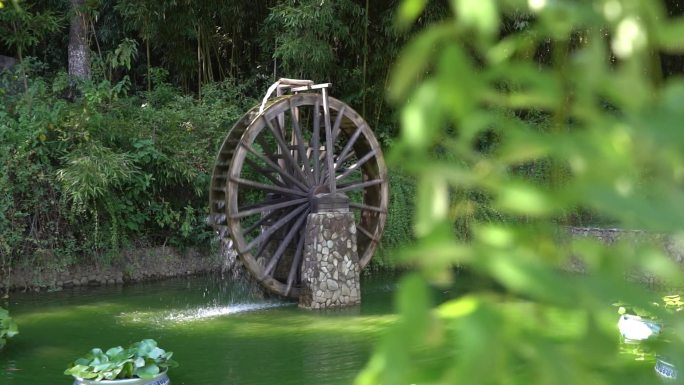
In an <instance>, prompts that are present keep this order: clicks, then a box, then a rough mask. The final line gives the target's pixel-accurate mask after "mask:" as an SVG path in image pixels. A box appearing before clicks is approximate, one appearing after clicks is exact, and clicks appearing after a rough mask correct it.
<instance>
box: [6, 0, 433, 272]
mask: <svg viewBox="0 0 684 385" xmlns="http://www.w3.org/2000/svg"><path fill="white" fill-rule="evenodd" d="M18 4H19V7H15V6H6V7H4V8H3V9H2V10H1V11H0V31H2V32H3V33H1V34H0V36H1V37H0V54H3V55H9V56H14V57H16V58H17V59H18V60H19V64H18V65H16V66H14V67H12V68H11V69H9V70H6V71H4V72H1V73H0V165H2V170H3V172H2V173H1V174H0V213H1V214H0V235H1V236H0V268H1V269H2V274H1V276H3V277H4V278H5V279H8V278H9V276H10V272H11V270H12V268H14V267H17V266H28V267H32V268H34V269H37V270H41V269H48V268H49V269H53V268H57V269H62V268H65V267H66V266H69V265H72V264H74V263H91V262H93V261H96V262H97V263H103V262H104V263H107V262H109V261H111V259H112V258H114V257H115V256H116V255H118V252H119V251H120V250H121V248H125V247H129V246H147V245H162V244H164V245H166V244H170V245H175V246H182V247H184V246H191V245H208V244H209V243H208V241H209V239H211V238H212V236H211V230H210V229H209V227H208V226H206V225H205V224H204V219H205V217H206V214H207V208H206V196H207V193H206V190H207V188H208V184H209V183H208V179H209V172H210V171H211V166H212V163H213V158H214V156H215V151H216V149H217V145H218V144H219V143H220V141H221V140H222V138H223V136H224V135H225V133H226V132H227V130H228V128H229V127H230V126H231V125H232V123H233V122H234V121H235V120H236V119H237V118H238V117H239V116H240V114H242V113H243V112H245V111H246V110H247V109H248V108H249V107H251V106H252V105H254V103H255V101H256V100H257V99H258V98H260V97H261V96H262V95H261V94H262V93H263V92H264V90H265V89H266V88H267V86H268V84H270V82H271V81H272V80H273V79H275V78H277V77H280V76H285V77H302V78H312V79H314V80H325V81H332V82H333V84H334V88H333V93H334V95H335V96H337V97H338V98H341V99H343V100H345V101H346V102H347V103H349V104H351V105H352V106H354V108H356V109H357V110H359V112H363V113H364V116H365V117H366V119H367V120H368V122H369V124H370V125H371V126H372V127H373V128H374V129H375V132H376V135H377V136H378V138H379V139H380V141H381V142H382V143H383V145H385V146H389V145H390V144H391V143H392V141H393V138H394V137H395V135H396V133H395V131H394V126H395V125H394V123H393V121H394V117H393V114H394V110H393V109H392V108H391V107H389V106H387V105H386V104H385V103H384V88H385V84H386V81H387V76H388V75H387V73H388V67H387V63H388V62H389V61H391V60H392V59H393V57H394V56H395V55H396V53H397V52H398V49H399V47H400V46H401V44H403V42H404V41H405V40H406V38H407V37H408V33H404V32H397V30H396V29H395V28H394V27H393V25H392V19H393V13H394V7H393V2H392V1H387V2H363V1H352V0H348V1H343V2H329V1H324V2H319V1H308V0H307V1H293V0H287V1H269V2H259V3H258V4H254V3H253V2H244V1H241V2H230V3H225V2H221V3H215V2H208V1H200V2H178V1H166V0H146V1H143V2H140V1H125V0H119V1H114V0H111V1H110V0H100V1H86V3H85V6H84V8H83V9H79V11H80V12H81V16H82V17H83V18H84V19H85V22H86V25H87V30H88V36H87V39H88V42H87V43H88V45H89V46H90V49H91V51H92V52H91V58H92V60H91V74H92V78H91V79H90V80H87V81H76V80H75V79H72V78H70V77H69V76H68V75H67V74H66V73H65V72H64V71H65V69H66V51H67V42H68V41H67V39H66V38H65V36H66V32H67V31H68V27H69V21H70V16H71V11H70V9H69V2H68V1H66V0H51V1H22V2H19V3H18ZM444 10H445V6H444V5H443V4H441V3H439V2H438V3H437V4H435V5H433V6H431V7H430V9H429V10H428V11H427V16H426V17H425V18H424V19H425V20H424V21H423V23H427V22H428V21H429V20H437V19H439V18H440V17H442V15H443V14H444ZM371 53H372V54H371ZM392 183H393V186H392V190H393V191H396V195H394V196H393V199H392V202H393V207H391V208H390V210H391V211H392V213H393V215H392V216H391V217H390V225H389V227H388V235H387V236H386V237H385V239H386V246H394V245H397V244H399V243H401V242H405V241H407V240H408V239H410V234H411V229H410V223H411V217H412V209H411V207H412V206H411V204H410V203H407V202H410V201H411V200H412V199H411V197H412V194H413V191H414V190H413V187H412V186H413V182H412V179H411V178H406V177H404V176H402V175H400V174H397V175H395V176H392ZM386 263H390V262H387V261H386ZM386 263H383V265H385V264H386Z"/></svg>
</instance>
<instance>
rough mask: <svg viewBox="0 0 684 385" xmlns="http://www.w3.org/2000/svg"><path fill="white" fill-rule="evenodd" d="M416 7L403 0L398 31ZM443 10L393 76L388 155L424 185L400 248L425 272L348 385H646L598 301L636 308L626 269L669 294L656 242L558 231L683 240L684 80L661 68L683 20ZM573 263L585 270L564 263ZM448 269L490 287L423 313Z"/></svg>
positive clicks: (615, 10)
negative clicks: (575, 228)
mask: <svg viewBox="0 0 684 385" xmlns="http://www.w3.org/2000/svg"><path fill="white" fill-rule="evenodd" d="M424 3H425V2H424V1H405V3H404V5H403V8H402V12H400V13H399V14H400V16H403V17H404V19H402V20H400V21H399V23H398V25H400V26H402V27H406V25H409V24H411V22H412V21H413V20H415V19H416V18H417V17H418V16H417V15H419V14H420V11H421V9H422V7H423V6H424V5H425V4H424ZM451 5H452V10H453V16H452V17H451V18H448V19H447V20H444V21H442V22H441V23H440V24H435V25H432V26H430V27H428V28H426V29H425V30H424V31H423V32H421V33H420V34H419V35H418V36H416V37H415V38H414V39H413V41H412V42H410V43H409V44H408V45H407V46H406V47H405V49H404V52H403V54H402V55H401V56H400V58H399V59H398V62H397V63H396V65H395V68H394V75H393V77H392V81H391V87H390V90H389V97H390V98H391V99H392V100H393V101H394V102H395V103H397V104H400V105H402V106H403V112H402V115H401V116H402V136H401V140H400V141H399V142H398V143H397V145H396V146H395V147H394V148H393V151H392V153H391V154H390V165H391V164H392V162H393V164H394V165H397V164H399V163H401V164H402V165H403V167H404V169H408V171H409V172H410V173H412V174H413V175H415V176H416V177H417V178H418V180H419V183H418V186H419V188H418V192H417V202H416V203H417V214H416V223H415V227H414V230H415V232H416V235H417V236H418V241H417V243H416V245H415V246H414V247H412V248H410V249H407V250H402V251H401V257H402V258H403V260H404V261H405V262H406V263H408V264H411V265H414V266H417V267H419V272H420V273H415V274H413V275H411V276H409V277H407V278H405V279H404V281H403V282H402V284H401V287H400V289H399V292H398V294H397V298H396V306H397V308H398V311H399V312H400V314H401V315H402V318H401V320H400V321H399V322H398V323H397V325H395V327H394V329H393V330H392V331H391V332H390V333H388V336H387V338H385V339H384V340H383V341H382V342H381V343H380V344H379V345H378V348H377V349H376V351H375V353H374V354H373V356H372V358H371V359H370V361H369V363H368V365H367V367H366V368H365V370H364V371H363V372H362V373H361V374H359V376H358V378H357V380H356V384H358V385H376V384H383V385H393V384H468V385H477V384H525V385H527V384H537V385H539V384H549V385H563V384H582V385H585V384H630V385H635V384H654V383H656V382H657V381H658V379H657V378H656V377H655V374H654V372H653V363H652V362H651V363H648V362H643V361H641V362H640V361H636V360H634V357H633V356H629V355H626V354H621V353H620V351H621V350H620V341H619V338H618V332H617V329H616V322H617V314H616V312H615V308H614V307H612V306H611V304H612V303H615V302H616V301H625V302H627V303H630V304H632V305H633V306H644V307H648V306H649V302H650V297H651V296H652V294H651V293H649V292H648V290H647V289H645V288H644V287H642V286H641V285H640V284H639V283H637V282H636V281H635V280H630V279H626V277H627V276H628V275H629V274H631V273H633V272H635V271H638V272H640V273H639V274H647V275H648V276H650V277H652V278H654V279H656V280H658V281H660V282H666V283H667V284H668V285H670V286H672V287H675V286H680V285H681V282H682V270H681V268H680V267H679V266H677V265H676V264H675V263H674V262H673V261H671V260H670V259H669V258H668V257H667V256H666V255H665V254H664V251H663V248H662V245H659V244H658V242H655V241H654V242H644V241H641V242H634V241H632V240H630V239H624V240H623V241H621V242H617V243H615V244H612V245H606V244H603V243H600V242H598V241H596V240H593V239H589V238H581V237H575V238H573V237H570V236H569V235H568V227H567V226H568V225H572V224H573V215H575V213H578V212H591V213H593V215H595V217H598V218H603V219H604V222H605V223H610V224H611V225H612V226H614V227H619V228H623V229H630V230H641V231H644V232H645V234H647V236H646V237H645V238H647V239H659V238H658V237H659V236H662V235H668V236H670V237H673V238H674V239H678V238H680V237H682V236H684V204H682V203H683V202H684V189H683V188H682V187H683V186H684V130H683V129H682V128H681V124H682V122H684V80H683V79H680V78H675V77H669V78H664V77H663V76H662V74H661V71H660V63H659V61H658V58H659V52H667V53H678V54H681V53H684V52H682V51H684V34H682V33H681V31H682V30H684V19H682V18H668V17H667V15H666V13H665V11H664V4H663V2H662V1H660V0H651V1H642V0H587V1H571V0H566V1H564V0H529V1H516V0H501V1H497V0H478V1H468V0H452V1H451ZM408 159H410V160H411V161H410V162H406V160H408ZM485 212H489V213H492V212H494V213H496V215H494V216H492V215H483V213H485ZM455 224H459V226H455ZM456 230H458V231H456ZM642 234H644V233H642ZM574 258H580V259H581V261H582V265H583V268H582V270H583V273H582V274H576V273H569V272H568V271H567V269H564V268H563V267H567V266H569V265H571V264H572V263H571V262H572V261H573V260H574ZM457 267H460V268H464V269H466V271H468V272H470V273H471V274H473V275H475V276H478V277H480V279H481V280H483V281H487V282H489V283H490V284H489V285H482V287H484V289H474V290H473V291H472V292H470V293H469V294H468V295H467V296H462V297H457V298H454V299H452V300H450V301H448V302H446V303H443V304H441V305H439V306H437V307H436V308H435V307H433V306H432V299H431V296H430V291H429V290H428V289H427V287H428V284H429V283H432V284H438V285H449V284H450V283H452V282H453V280H455V279H459V277H458V276H456V275H454V274H453V272H454V271H455V270H456V268H457ZM637 281H638V280H637ZM654 311H656V312H657V309H655V310H654ZM663 317H664V318H667V316H666V315H663ZM667 320H668V321H667V322H669V324H668V326H669V327H670V328H672V329H674V330H680V331H681V330H684V322H683V321H684V320H682V317H679V318H676V317H670V318H667ZM683 337H684V333H676V335H675V337H674V338H675V339H676V340H675V341H672V342H673V344H671V345H670V347H669V348H668V349H670V354H674V355H679V356H681V355H682V349H681V348H680V347H681V346H682V338H683Z"/></svg>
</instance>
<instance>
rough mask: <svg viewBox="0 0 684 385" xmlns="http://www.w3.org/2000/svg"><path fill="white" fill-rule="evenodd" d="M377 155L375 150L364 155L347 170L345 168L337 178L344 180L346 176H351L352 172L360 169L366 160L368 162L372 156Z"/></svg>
mask: <svg viewBox="0 0 684 385" xmlns="http://www.w3.org/2000/svg"><path fill="white" fill-rule="evenodd" d="M374 156H375V150H372V151H371V152H369V153H368V154H366V155H364V156H363V158H361V159H359V160H358V161H357V162H356V163H354V164H353V165H351V167H349V168H348V169H347V170H345V171H344V172H343V173H342V174H341V175H340V176H338V177H337V178H336V179H337V180H338V181H339V180H342V179H344V178H346V177H348V176H349V174H351V173H352V172H354V171H356V170H358V169H359V167H361V166H363V165H364V164H365V163H366V162H368V161H369V160H370V159H371V158H372V157H374Z"/></svg>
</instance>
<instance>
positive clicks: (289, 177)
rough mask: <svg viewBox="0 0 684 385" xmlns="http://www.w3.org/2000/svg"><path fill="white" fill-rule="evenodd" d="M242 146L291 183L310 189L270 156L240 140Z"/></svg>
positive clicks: (303, 188)
mask: <svg viewBox="0 0 684 385" xmlns="http://www.w3.org/2000/svg"><path fill="white" fill-rule="evenodd" d="M240 146H242V147H244V148H245V149H246V150H247V151H249V152H250V153H251V154H253V155H254V156H256V157H257V158H259V160H261V161H262V162H264V163H266V164H267V165H268V167H270V168H271V169H272V170H273V171H275V172H277V173H278V174H279V175H281V176H282V177H283V178H284V179H287V180H288V181H290V182H291V183H293V184H295V185H297V187H299V188H300V189H301V190H302V191H306V190H308V188H307V187H306V186H305V185H304V184H303V183H302V182H300V181H299V180H297V178H295V177H293V176H292V175H290V174H289V173H288V172H287V171H286V170H283V169H282V168H281V167H280V166H278V165H277V164H275V163H274V162H273V161H272V160H270V159H268V157H266V156H264V155H263V154H260V153H259V152H257V151H256V150H255V149H253V148H252V147H250V146H248V145H247V144H245V143H242V142H240ZM247 159H249V158H247V157H245V160H247Z"/></svg>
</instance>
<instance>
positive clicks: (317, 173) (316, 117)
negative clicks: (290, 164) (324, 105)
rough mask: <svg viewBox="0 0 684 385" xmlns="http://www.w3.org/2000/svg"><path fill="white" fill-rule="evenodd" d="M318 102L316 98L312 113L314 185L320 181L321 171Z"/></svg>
mask: <svg viewBox="0 0 684 385" xmlns="http://www.w3.org/2000/svg"><path fill="white" fill-rule="evenodd" d="M320 119H321V118H320V102H319V100H318V98H316V102H315V103H314V113H313V134H312V135H311V141H312V143H311V147H312V148H313V156H312V158H313V160H314V162H313V169H314V180H315V181H316V183H319V182H320V181H321V178H320V177H321V170H320V165H319V161H320V160H319V158H320V152H321V132H320V131H321V120H320Z"/></svg>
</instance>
